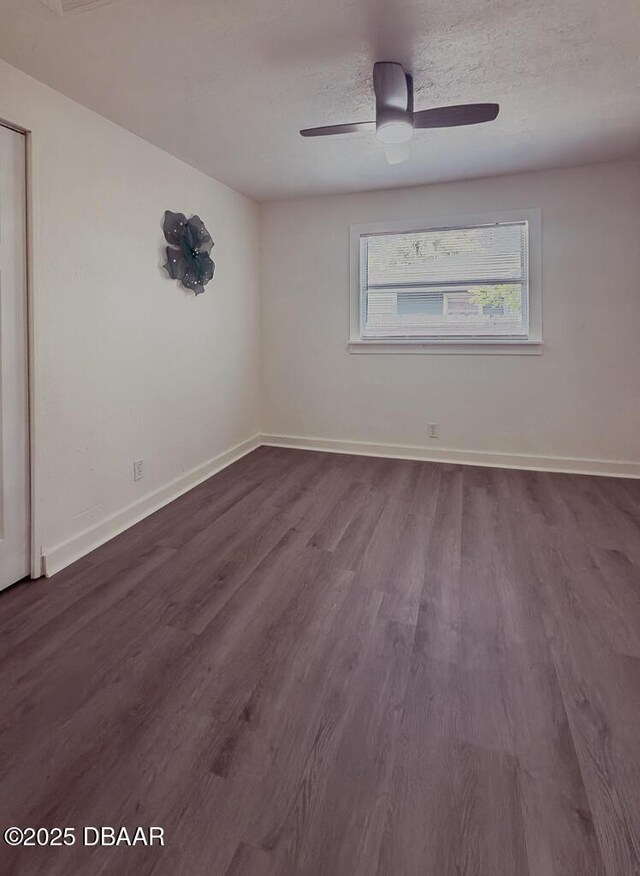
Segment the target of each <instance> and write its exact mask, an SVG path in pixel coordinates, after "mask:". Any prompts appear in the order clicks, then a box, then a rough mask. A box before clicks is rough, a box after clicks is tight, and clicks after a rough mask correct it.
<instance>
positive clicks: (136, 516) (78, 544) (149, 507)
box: [42, 435, 262, 578]
mask: <svg viewBox="0 0 640 876" xmlns="http://www.w3.org/2000/svg"><path fill="white" fill-rule="evenodd" d="M261 443H262V442H261V440H260V436H259V435H254V436H253V438H249V439H248V440H247V441H243V442H242V443H241V444H236V446H235V447H231V448H230V449H229V450H226V451H225V452H224V453H220V454H218V456H214V458H213V459H210V460H209V461H208V462H205V463H204V465H200V466H198V467H197V468H194V469H192V470H191V471H188V472H187V473H186V474H183V475H180V477H179V478H176V479H175V480H173V481H171V482H170V483H169V484H167V485H166V486H164V487H161V488H160V489H159V490H155V491H154V492H153V493H149V494H148V495H146V496H145V497H144V498H142V499H140V500H139V501H137V502H134V503H133V504H132V505H129V506H128V507H126V508H123V509H122V511H118V512H117V513H116V514H112V515H111V516H110V517H107V518H106V519H105V520H102V521H100V523H97V524H95V525H94V526H91V527H90V528H89V529H85V530H84V531H83V532H81V533H79V534H78V535H75V536H74V537H73V538H70V539H69V540H68V541H65V542H63V543H62V544H58V545H56V546H55V547H52V548H49V549H48V550H46V551H43V554H42V560H43V568H44V574H45V575H46V576H47V578H49V577H50V576H51V575H55V573H56V572H59V571H60V570H61V569H64V568H65V566H69V565H70V564H71V563H73V562H75V561H76V560H79V559H80V557H83V556H85V554H88V553H89V552H90V551H92V550H95V548H97V547H100V545H101V544H104V543H105V542H106V541H109V540H110V539H112V538H114V536H116V535H119V534H120V533H121V532H124V530H125V529H128V528H129V527H130V526H133V524H134V523H138V522H139V521H140V520H142V519H143V518H145V517H148V516H149V514H153V512H154V511H157V510H158V509H159V508H162V507H163V506H164V505H168V504H169V502H173V500H174V499H177V498H178V496H181V495H182V494H183V493H186V492H187V491H188V490H191V489H192V488H193V487H195V486H197V485H198V484H200V483H202V481H206V480H207V478H210V477H211V476H212V475H214V474H215V473H216V472H218V471H220V470H221V469H223V468H226V467H227V466H228V465H231V463H232V462H236V461H237V460H238V459H241V458H242V457H243V456H246V454H247V453H251V451H252V450H255V449H256V448H257V447H259V446H260V445H261Z"/></svg>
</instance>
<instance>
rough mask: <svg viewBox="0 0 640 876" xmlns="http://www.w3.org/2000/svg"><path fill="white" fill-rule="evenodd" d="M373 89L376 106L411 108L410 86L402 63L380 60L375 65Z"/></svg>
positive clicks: (400, 108) (381, 107) (379, 107)
mask: <svg viewBox="0 0 640 876" xmlns="http://www.w3.org/2000/svg"><path fill="white" fill-rule="evenodd" d="M373 90H374V91H375V94H376V107H377V110H378V113H379V112H380V110H386V109H399V110H403V111H406V110H407V109H408V108H409V87H408V84H407V76H406V73H405V72H404V67H403V66H402V64H398V63H397V62H395V61H378V62H377V63H375V64H374V65H373Z"/></svg>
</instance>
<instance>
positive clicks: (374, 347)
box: [347, 339, 544, 356]
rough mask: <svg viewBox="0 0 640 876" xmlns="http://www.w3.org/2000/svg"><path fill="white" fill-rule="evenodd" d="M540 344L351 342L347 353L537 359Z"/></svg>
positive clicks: (535, 342) (498, 342) (491, 341)
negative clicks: (530, 357) (524, 357)
mask: <svg viewBox="0 0 640 876" xmlns="http://www.w3.org/2000/svg"><path fill="white" fill-rule="evenodd" d="M543 347H544V343H543V342H542V341H528V340H527V341H506V340H505V341H500V340H495V339H487V340H481V341H460V340H435V339H434V340H430V341H391V340H389V341H363V340H359V339H358V340H351V341H349V342H348V343H347V351H348V352H349V353H355V354H362V353H365V354H367V353H368V354H372V353H374V354H376V353H382V354H385V353H387V354H388V353H391V354H396V355H397V354H400V355H403V354H407V353H414V354H415V353H417V354H431V355H433V354H435V355H439V356H442V355H451V354H457V355H463V356H469V355H470V356H541V355H542V352H543Z"/></svg>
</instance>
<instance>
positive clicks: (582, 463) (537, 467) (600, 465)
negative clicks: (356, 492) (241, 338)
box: [260, 435, 640, 478]
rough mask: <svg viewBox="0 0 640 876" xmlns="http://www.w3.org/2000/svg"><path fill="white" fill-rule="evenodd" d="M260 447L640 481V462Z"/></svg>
mask: <svg viewBox="0 0 640 876" xmlns="http://www.w3.org/2000/svg"><path fill="white" fill-rule="evenodd" d="M260 443H261V444H266V445H267V446H269V447H293V448H297V449H299V450H324V451H327V452H329V453H351V454H356V455H358V456H383V457H388V458H389V459H415V460H421V461H424V462H449V463H460V464H462V465H481V466H489V467H490V468H517V469H525V470H529V471H555V472H565V473H573V474H588V475H606V476H608V477H618V478H640V462H618V461H613V460H606V459H581V458H579V457H562V456H531V455H525V454H520V453H487V452H486V451H484V450H451V449H447V448H437V449H436V448H433V449H432V448H430V447H419V446H411V445H403V444H370V443H366V442H361V441H342V440H336V439H333V438H303V437H301V436H299V435H262V436H261V441H260Z"/></svg>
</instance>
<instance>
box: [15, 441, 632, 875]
mask: <svg viewBox="0 0 640 876" xmlns="http://www.w3.org/2000/svg"><path fill="white" fill-rule="evenodd" d="M0 634H1V643H2V644H1V647H2V658H1V661H0V667H1V670H0V671H1V673H2V700H1V703H0V711H1V715H0V809H1V814H2V817H1V819H0V823H1V825H2V827H3V828H4V827H6V826H8V825H10V824H16V825H19V826H22V827H25V826H27V825H33V826H41V825H45V826H48V827H53V826H67V825H71V826H74V827H76V828H80V827H81V826H82V825H85V824H89V825H125V826H128V827H135V826H136V825H160V826H162V827H164V829H165V836H166V846H165V847H164V848H163V849H158V848H152V849H145V848H140V847H136V848H126V847H119V848H91V849H83V848H82V847H80V846H74V847H72V848H69V849H65V848H56V849H34V848H29V849H20V850H9V849H7V847H6V846H3V847H2V848H0V855H1V857H0V872H2V873H3V874H5V873H6V874H20V876H23V874H24V876H30V874H45V876H57V874H65V876H66V874H74V876H87V874H88V876H107V874H117V876H128V874H131V876H145V874H150V876H176V874H185V876H200V874H206V876H321V874H322V876H638V874H640V482H638V481H624V480H616V479H609V478H589V477H582V476H573V475H559V474H558V475H556V474H547V473H535V472H518V471H501V470H497V469H495V470H494V469H481V468H471V467H460V466H451V465H435V464H428V463H419V462H411V461H404V460H384V459H368V458H362V457H354V456H338V455H332V454H322V453H312V452H304V451H294V450H282V449H273V448H261V449H259V450H257V451H256V452H254V453H253V454H251V455H250V456H248V457H246V458H245V459H243V460H241V461H240V462H238V463H236V464H235V465H234V466H232V467H230V468H228V469H226V470H225V471H223V472H221V473H220V474H218V475H216V476H215V477H214V478H212V479H211V480H209V481H207V482H206V483H204V484H203V485H201V486H200V487H198V488H197V489H195V490H193V491H192V492H190V493H188V494H186V495H185V496H183V497H181V498H180V499H178V500H177V501H176V502H174V503H173V504H172V505H170V506H168V507H167V508H165V509H163V510H162V511H160V512H158V513H157V514H155V515H153V516H152V517H150V518H148V519H146V520H145V521H143V522H142V523H140V524H138V525H137V526H136V527H134V528H133V529H130V530H128V531H127V532H125V533H124V534H123V535H121V536H119V537H118V538H117V539H115V540H114V541H112V542H110V543H108V544H106V545H104V546H103V547H102V548H100V549H99V550H97V551H95V552H94V553H93V554H91V555H90V556H88V557H86V558H85V559H83V560H81V561H80V562H78V563H76V564H75V565H74V566H72V567H71V568H69V569H67V570H65V571H64V572H62V573H60V574H59V575H57V576H56V577H55V578H54V579H52V580H50V581H40V582H34V583H26V584H21V585H19V586H17V587H15V588H12V589H11V590H9V591H6V592H5V593H3V594H2V595H0Z"/></svg>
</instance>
